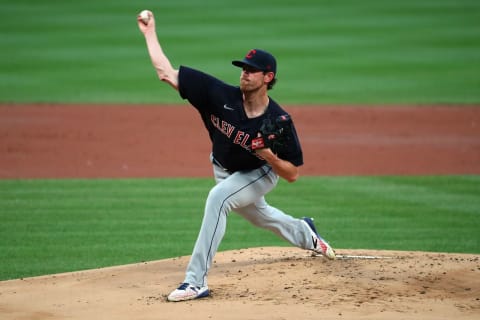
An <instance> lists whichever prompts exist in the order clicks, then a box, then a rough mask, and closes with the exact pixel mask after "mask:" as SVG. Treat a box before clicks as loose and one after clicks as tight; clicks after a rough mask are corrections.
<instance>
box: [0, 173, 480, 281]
mask: <svg viewBox="0 0 480 320" xmlns="http://www.w3.org/2000/svg"><path fill="white" fill-rule="evenodd" d="M212 186H213V182H212V180H211V179H203V178H202V179H200V178H199V179H180V178H179V179H131V180H130V179H126V180H124V179H118V180H116V179H113V180H2V181H0V221H1V224H0V280H5V279H11V278H19V277H27V276H35V275H42V274H51V273H57V272H65V271H74V270H82V269H91V268H96V267H102V266H111V265H121V264H127V263H135V262H141V261H150V260H156V259H162V258H168V257H174V256H181V255H189V254H190V253H191V250H192V248H193V244H194V241H195V239H196V236H197V233H198V229H199V227H200V223H201V219H202V216H203V206H204V200H205V197H206V196H207V193H208V191H209V189H210V188H211V187H212ZM479 190H480V177H478V176H447V177H305V178H302V179H300V180H299V181H298V182H296V183H295V184H287V183H286V182H283V181H282V182H281V183H280V184H279V186H278V188H277V189H276V190H275V191H273V192H272V193H271V194H269V195H268V197H267V200H268V201H269V202H270V204H272V205H275V206H277V207H279V208H281V209H282V210H284V211H286V212H288V213H289V214H291V215H293V216H296V217H301V216H303V215H311V216H313V217H314V218H316V223H317V226H318V228H319V230H320V231H321V233H322V235H323V236H324V237H326V238H327V239H328V240H329V241H330V242H331V244H332V245H333V246H334V247H336V248H370V249H392V250H425V251H437V252H459V253H477V254H478V253H480V243H479V240H480V239H479V238H480V236H479V230H480V217H479V215H480V191H479ZM257 246H289V244H288V243H286V242H285V241H283V240H281V239H279V238H277V237H276V236H274V235H273V234H271V233H269V232H267V231H265V230H263V229H258V228H254V227H252V226H251V225H249V224H248V223H247V222H246V221H244V220H243V219H242V218H240V217H239V216H238V215H236V214H233V213H232V214H231V215H230V216H229V220H228V225H227V234H226V236H225V238H224V240H223V242H222V244H221V247H220V250H228V249H235V248H247V247H257Z"/></svg>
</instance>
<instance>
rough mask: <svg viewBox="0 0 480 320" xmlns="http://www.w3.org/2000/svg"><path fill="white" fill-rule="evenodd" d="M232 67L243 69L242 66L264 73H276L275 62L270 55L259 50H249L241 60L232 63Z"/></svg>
mask: <svg viewBox="0 0 480 320" xmlns="http://www.w3.org/2000/svg"><path fill="white" fill-rule="evenodd" d="M232 64H233V65H234V66H237V67H240V68H243V66H244V65H247V66H250V67H252V68H255V69H258V70H261V71H264V72H273V73H277V61H276V60H275V57H274V56H272V55H271V54H270V53H268V52H267V51H264V50H260V49H252V50H250V51H249V52H248V53H247V55H246V56H245V58H243V59H242V60H234V61H232Z"/></svg>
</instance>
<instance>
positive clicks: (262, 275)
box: [0, 247, 480, 320]
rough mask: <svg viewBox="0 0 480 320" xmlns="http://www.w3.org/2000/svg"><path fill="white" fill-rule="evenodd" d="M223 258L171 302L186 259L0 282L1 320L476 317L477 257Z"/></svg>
mask: <svg viewBox="0 0 480 320" xmlns="http://www.w3.org/2000/svg"><path fill="white" fill-rule="evenodd" d="M337 253H338V254H340V255H341V258H340V259H338V260H335V261H330V260H327V259H325V258H323V257H312V256H311V255H310V253H309V252H307V251H303V250H300V249H297V248H278V247H273V248H270V247H268V248H254V249H244V250H235V251H227V252H219V253H218V254H217V256H216V259H215V263H214V266H213V268H212V270H211V272H210V277H209V287H210V289H211V291H212V295H211V297H209V298H205V299H201V300H195V301H190V302H180V303H172V302H166V300H165V297H166V295H167V294H168V293H169V292H170V291H171V290H173V289H174V288H175V287H176V285H177V284H178V282H180V281H182V280H183V276H184V270H185V267H186V264H187V262H188V259H189V257H180V258H175V259H167V260H161V261H153V262H146V263H139V264H134V265H127V266H120V267H112V268H104V269H98V270H89V271H82V272H74V273H65V274H58V275H50V276H42V277H36V278H26V279H21V280H12V281H4V282H0V318H1V319H117V320H122V319H319V318H322V319H413V318H415V319H478V318H479V316H480V256H479V255H468V254H443V253H424V252H394V251H371V250H337Z"/></svg>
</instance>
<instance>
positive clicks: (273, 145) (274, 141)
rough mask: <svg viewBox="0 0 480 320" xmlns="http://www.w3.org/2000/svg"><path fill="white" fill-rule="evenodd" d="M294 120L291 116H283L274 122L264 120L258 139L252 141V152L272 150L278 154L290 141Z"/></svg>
mask: <svg viewBox="0 0 480 320" xmlns="http://www.w3.org/2000/svg"><path fill="white" fill-rule="evenodd" d="M291 123H292V120H291V118H290V116H289V115H281V116H279V117H277V119H275V121H272V120H271V119H270V118H266V119H265V120H263V123H262V126H261V127H260V130H259V131H258V134H257V138H255V139H253V140H252V150H256V149H263V148H270V149H272V151H273V152H278V150H279V149H281V148H282V147H283V146H284V145H285V144H286V143H287V141H288V139H289V132H290V128H291Z"/></svg>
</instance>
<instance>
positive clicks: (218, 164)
mask: <svg viewBox="0 0 480 320" xmlns="http://www.w3.org/2000/svg"><path fill="white" fill-rule="evenodd" d="M212 163H213V164H214V165H216V166H218V167H219V168H220V169H222V170H223V171H225V172H228V173H230V174H232V173H233V172H232V171H230V170H228V169H227V168H225V167H224V166H222V164H221V163H220V162H218V160H217V159H215V158H214V157H213V156H212Z"/></svg>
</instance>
